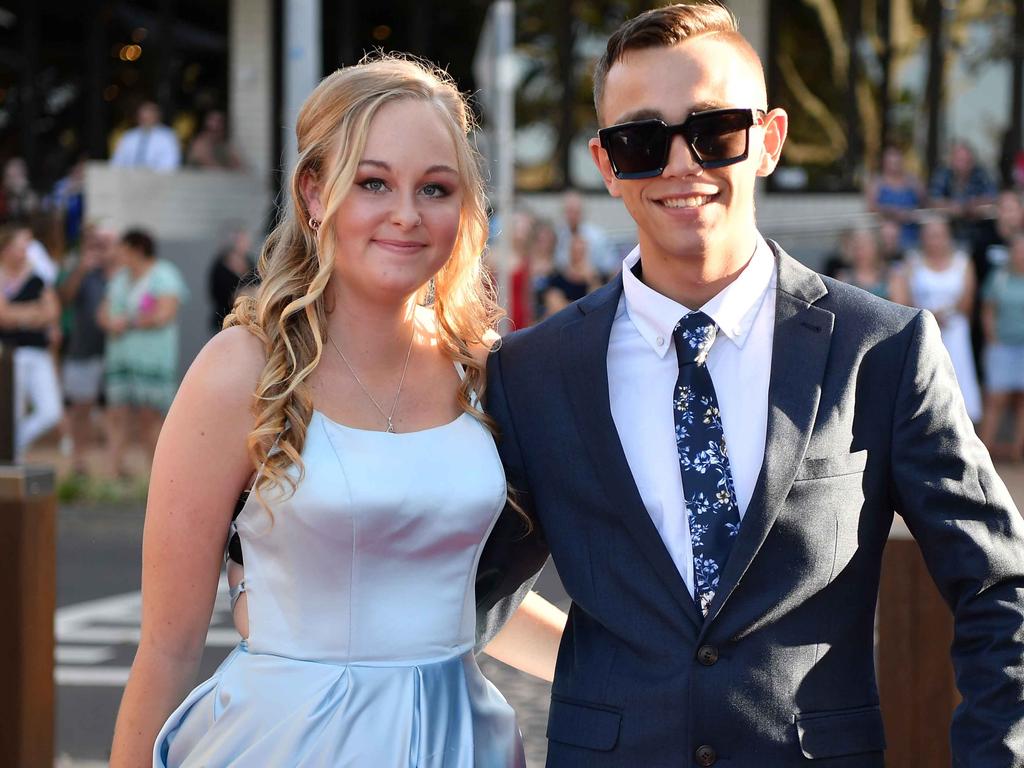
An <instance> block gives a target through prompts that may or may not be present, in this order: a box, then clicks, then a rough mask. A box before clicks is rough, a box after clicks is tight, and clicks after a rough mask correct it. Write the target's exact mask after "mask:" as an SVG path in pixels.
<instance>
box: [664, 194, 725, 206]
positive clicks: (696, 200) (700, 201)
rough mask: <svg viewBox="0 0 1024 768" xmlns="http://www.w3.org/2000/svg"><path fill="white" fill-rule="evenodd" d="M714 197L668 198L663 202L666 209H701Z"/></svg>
mask: <svg viewBox="0 0 1024 768" xmlns="http://www.w3.org/2000/svg"><path fill="white" fill-rule="evenodd" d="M712 197H713V195H703V196H699V197H668V198H665V199H664V200H662V201H661V204H662V205H664V206H665V207H666V208H699V207H700V206H702V205H704V204H705V203H707V202H708V200H710V199H711V198H712Z"/></svg>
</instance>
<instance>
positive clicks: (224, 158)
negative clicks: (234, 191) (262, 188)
mask: <svg viewBox="0 0 1024 768" xmlns="http://www.w3.org/2000/svg"><path fill="white" fill-rule="evenodd" d="M185 162H186V164H188V165H189V166H191V167H194V168H219V169H221V170H227V171H237V170H239V169H240V168H241V167H242V159H241V157H240V156H239V154H238V152H237V151H236V150H235V148H234V146H233V145H232V144H231V141H230V140H229V139H228V135H227V119H226V118H225V116H224V113H223V112H222V111H220V110H219V109H212V110H210V111H209V112H207V113H206V116H205V117H204V118H203V127H202V129H201V130H200V131H199V132H198V133H197V134H196V135H195V136H194V137H193V138H192V143H191V144H189V147H188V153H187V155H186V158H185Z"/></svg>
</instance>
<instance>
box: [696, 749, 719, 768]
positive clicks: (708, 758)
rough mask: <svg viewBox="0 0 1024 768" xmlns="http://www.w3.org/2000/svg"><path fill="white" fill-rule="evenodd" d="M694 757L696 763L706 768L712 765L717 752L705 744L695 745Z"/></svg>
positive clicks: (716, 757)
mask: <svg viewBox="0 0 1024 768" xmlns="http://www.w3.org/2000/svg"><path fill="white" fill-rule="evenodd" d="M694 758H696V760H697V765H702V766H704V768H707V767H708V766H710V765H714V764H715V761H716V760H717V759H718V754H717V753H716V752H715V750H714V748H713V747H709V746H708V745H707V744H704V745H703V746H700V747H697V751H696V753H694Z"/></svg>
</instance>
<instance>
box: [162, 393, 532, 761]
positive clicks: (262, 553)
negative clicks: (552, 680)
mask: <svg viewBox="0 0 1024 768" xmlns="http://www.w3.org/2000/svg"><path fill="white" fill-rule="evenodd" d="M302 456H303V461H304V463H305V476H304V477H303V479H302V481H301V482H300V483H299V485H298V488H297V490H296V491H295V494H294V495H293V496H292V497H291V498H288V499H283V498H282V497H281V495H280V494H275V495H273V496H271V501H272V503H271V504H270V505H269V506H270V509H271V511H272V515H270V514H268V513H267V511H266V510H265V509H263V507H262V506H261V504H260V503H259V501H258V500H257V498H256V495H255V494H252V495H251V497H250V498H249V500H248V501H247V502H246V504H245V506H244V507H243V509H242V511H241V514H240V515H239V517H238V520H237V527H238V533H239V536H240V538H241V544H242V551H243V556H244V560H245V583H246V594H247V596H248V611H249V629H250V632H249V637H248V639H247V641H243V642H242V643H241V644H240V645H239V646H238V647H237V648H236V649H235V650H233V651H232V652H231V654H230V655H229V656H228V657H227V659H225V661H224V662H223V664H221V666H220V668H219V669H218V670H217V672H216V673H215V674H214V675H213V677H211V678H210V679H209V680H207V681H206V682H204V683H202V684H201V685H199V686H198V687H197V688H196V689H195V690H193V691H192V692H191V693H190V694H189V695H188V697H187V698H186V699H185V701H184V702H183V703H182V704H181V706H180V707H178V709H177V710H176V711H175V712H174V713H173V714H172V715H171V717H170V718H169V719H168V721H167V723H166V724H165V725H164V727H163V729H162V730H161V731H160V734H159V735H158V737H157V740H156V744H155V746H154V753H153V764H154V766H158V767H159V768H164V767H165V766H166V767H167V768H178V767H182V768H184V767H186V766H204V768H221V766H238V767H241V766H273V768H286V767H287V766H302V767H303V768H313V767H314V766H316V767H322V768H346V767H352V768H356V767H358V768H522V767H523V766H525V765H526V762H525V759H524V757H523V748H522V741H521V738H520V735H519V730H518V728H517V726H516V722H515V715H514V713H513V711H512V708H511V707H510V706H509V705H508V703H507V702H506V701H505V699H504V698H503V697H502V695H501V694H500V693H499V692H498V691H497V689H496V688H494V686H493V685H491V683H490V682H489V681H488V680H487V679H485V678H484V677H483V675H482V674H481V672H480V669H479V668H478V667H477V663H476V660H475V658H474V655H473V650H472V649H473V644H474V639H475V600H474V576H475V574H476V566H477V561H478V559H479V557H480V553H481V550H482V548H483V545H484V542H485V541H486V539H487V535H488V533H489V531H490V529H491V527H492V526H493V525H494V522H495V521H496V519H497V516H498V513H499V512H500V511H501V509H502V507H503V505H504V503H505V493H506V491H505V475H504V472H503V470H502V467H501V462H500V461H499V459H498V454H497V451H496V450H495V446H494V441H493V439H492V438H491V435H490V434H489V433H488V432H487V430H486V429H485V428H484V427H483V426H482V425H481V424H480V423H479V422H478V421H477V420H476V419H475V418H473V416H472V415H470V414H466V413H464V414H462V415H461V416H459V417H458V418H457V419H456V420H455V421H453V422H451V423H449V424H446V425H443V426H440V427H436V428H434V429H427V430H423V431H420V432H411V433H400V434H388V433H385V432H371V431H365V430H359V429H354V428H351V427H346V426H344V425H341V424H337V423H335V422H333V421H331V420H330V419H328V418H327V417H325V416H324V415H323V414H322V413H320V412H318V411H316V412H314V414H313V417H312V420H311V421H310V424H309V430H308V435H307V438H306V444H305V446H304V448H303V452H302Z"/></svg>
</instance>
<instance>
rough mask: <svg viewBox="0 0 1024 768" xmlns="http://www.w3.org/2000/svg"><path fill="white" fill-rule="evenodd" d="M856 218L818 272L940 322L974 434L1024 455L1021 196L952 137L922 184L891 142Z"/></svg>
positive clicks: (998, 449)
mask: <svg viewBox="0 0 1024 768" xmlns="http://www.w3.org/2000/svg"><path fill="white" fill-rule="evenodd" d="M864 202H865V208H866V210H867V211H868V212H870V213H871V214H873V216H872V217H871V218H870V220H866V223H865V224H864V225H863V226H860V227H857V228H853V229H850V230H847V231H845V232H843V233H841V234H840V238H839V248H838V251H837V252H836V253H835V254H834V255H833V256H832V257H831V258H830V259H829V261H828V263H827V264H826V266H825V270H824V271H825V272H826V273H827V274H829V275H831V276H833V277H836V278H838V279H840V280H844V281H846V282H849V283H852V284H854V285H857V286H859V287H861V288H863V289H865V290H867V291H870V292H872V293H875V294H877V295H879V296H882V297H884V298H888V299H891V300H893V301H896V302H899V303H901V304H906V305H909V306H915V307H921V308H923V309H927V310H929V311H930V312H931V313H932V314H933V315H934V316H935V319H936V321H937V322H938V324H939V327H940V329H941V332H942V340H943V343H944V344H945V346H946V349H947V351H948V352H949V356H950V359H951V361H952V364H953V368H954V370H955V372H956V376H957V380H958V382H959V384H960V390H961V392H962V394H963V397H964V403H965V405H966V406H967V412H968V415H969V416H970V418H971V420H972V421H973V422H974V423H975V425H976V426H977V428H978V434H979V435H980V437H981V438H982V440H983V441H984V442H985V444H986V445H987V446H988V448H989V450H990V451H991V452H992V453H993V455H994V456H997V457H999V458H1003V459H1013V460H1020V459H1021V458H1024V205H1022V202H1021V196H1020V192H1019V191H1017V190H1015V189H1004V190H1002V191H1000V190H999V189H998V187H997V185H996V183H995V182H994V175H993V173H992V172H991V171H990V170H989V169H987V168H985V167H983V166H982V165H981V164H980V163H979V162H978V160H977V158H976V156H975V154H974V152H973V151H972V150H971V148H970V147H969V146H968V145H966V144H964V143H959V142H957V143H954V144H953V145H952V146H951V148H950V151H949V158H948V162H947V163H946V164H945V165H943V166H941V167H940V168H938V169H936V170H935V171H934V172H933V173H932V174H931V178H930V179H928V182H927V184H926V183H925V182H924V180H923V179H921V178H919V177H918V176H917V175H916V174H914V173H912V172H911V171H910V170H908V168H907V164H906V162H905V158H904V155H903V153H902V152H901V151H900V150H899V149H896V148H892V147H890V148H888V149H887V150H886V151H885V153H884V155H883V160H882V167H881V168H880V170H879V173H878V174H877V176H876V177H875V178H873V179H872V180H871V181H870V182H869V183H868V184H867V185H866V187H865V201H864Z"/></svg>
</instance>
